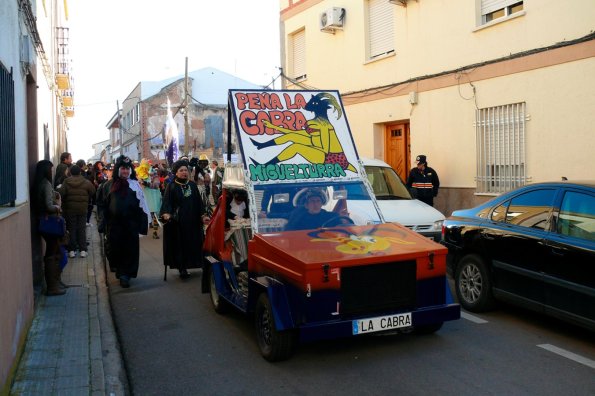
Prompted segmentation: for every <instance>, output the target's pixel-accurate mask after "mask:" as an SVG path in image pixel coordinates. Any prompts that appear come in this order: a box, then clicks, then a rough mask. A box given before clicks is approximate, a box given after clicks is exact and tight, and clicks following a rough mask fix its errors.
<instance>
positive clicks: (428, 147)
mask: <svg viewBox="0 0 595 396" xmlns="http://www.w3.org/2000/svg"><path fill="white" fill-rule="evenodd" d="M280 5H281V14H280V20H281V36H282V39H281V44H282V45H281V50H282V54H281V55H282V56H281V59H282V63H283V70H284V75H285V80H284V81H285V82H284V87H286V88H289V89H304V88H306V89H307V88H317V89H337V90H339V91H340V92H341V95H342V98H343V102H344V105H345V111H346V113H347V116H348V119H349V123H350V126H351V129H352V132H353V135H354V138H355V140H356V144H357V147H358V148H359V154H360V156H371V157H375V158H379V159H383V160H385V161H386V162H388V163H389V164H391V166H392V167H393V168H394V169H395V170H396V171H397V172H398V173H399V175H400V176H401V177H402V178H404V179H405V178H406V177H407V174H408V171H409V169H410V168H411V167H412V160H413V159H415V157H416V156H417V155H419V154H425V155H426V156H427V158H428V163H429V165H430V166H431V167H433V168H434V169H436V171H437V172H438V174H439V176H440V181H441V189H440V193H439V196H438V197H437V199H436V200H435V206H436V207H437V208H438V209H439V210H441V211H442V212H443V213H444V214H446V215H449V214H450V213H451V212H452V210H455V209H458V208H463V207H471V206H474V205H476V204H478V203H480V202H483V201H485V200H487V199H488V198H490V197H492V196H494V195H498V194H500V193H502V192H505V191H509V190H511V189H513V188H515V187H517V186H521V185H524V184H527V183H531V182H541V181H547V180H560V178H562V177H567V178H568V179H595V156H594V155H593V147H594V146H595V133H594V132H595V131H594V129H593V128H594V127H593V125H595V112H594V111H593V109H594V108H595V33H594V32H595V22H594V21H595V3H593V1H591V0H574V1H572V2H570V3H560V2H559V1H554V0H525V1H518V0H474V1H469V0H449V1H445V0H390V1H389V0H301V1H298V0H281V1H280Z"/></svg>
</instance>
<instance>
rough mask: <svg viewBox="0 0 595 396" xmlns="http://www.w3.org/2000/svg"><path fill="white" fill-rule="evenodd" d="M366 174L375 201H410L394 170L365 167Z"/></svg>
mask: <svg viewBox="0 0 595 396" xmlns="http://www.w3.org/2000/svg"><path fill="white" fill-rule="evenodd" d="M366 174H367V175H368V180H369V181H370V184H371V185H372V189H373V190H374V195H376V199H378V200H389V199H412V198H411V194H409V191H408V190H407V187H406V186H405V185H404V184H403V182H402V181H401V179H400V178H399V176H398V175H397V173H396V172H395V171H394V169H392V168H388V167H385V166H366Z"/></svg>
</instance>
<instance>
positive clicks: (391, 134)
mask: <svg viewBox="0 0 595 396" xmlns="http://www.w3.org/2000/svg"><path fill="white" fill-rule="evenodd" d="M384 141H385V146H384V147H385V148H384V158H385V161H386V163H387V164H389V165H390V166H391V167H392V168H393V169H394V170H395V171H396V172H397V174H398V175H399V177H400V178H401V179H402V180H403V181H406V180H407V176H408V175H409V164H410V163H411V159H410V157H411V156H410V154H409V147H410V143H409V123H408V122H404V123H403V122H402V123H398V124H387V125H386V126H385V132H384Z"/></svg>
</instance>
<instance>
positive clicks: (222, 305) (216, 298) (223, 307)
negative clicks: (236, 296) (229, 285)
mask: <svg viewBox="0 0 595 396" xmlns="http://www.w3.org/2000/svg"><path fill="white" fill-rule="evenodd" d="M209 289H210V295H211V303H212V304H213V308H214V309H215V312H217V313H219V314H223V313H225V312H227V311H228V310H229V305H228V304H227V301H225V300H224V299H222V298H221V296H220V295H219V293H218V292H217V285H216V284H215V271H213V268H212V267H211V270H210V271H209Z"/></svg>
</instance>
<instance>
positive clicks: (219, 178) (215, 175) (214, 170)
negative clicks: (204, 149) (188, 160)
mask: <svg viewBox="0 0 595 396" xmlns="http://www.w3.org/2000/svg"><path fill="white" fill-rule="evenodd" d="M223 172H224V169H223V168H220V167H219V163H218V162H217V161H215V160H213V161H211V194H212V195H213V201H214V202H215V204H217V201H218V200H219V196H220V195H221V186H222V183H223Z"/></svg>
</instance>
